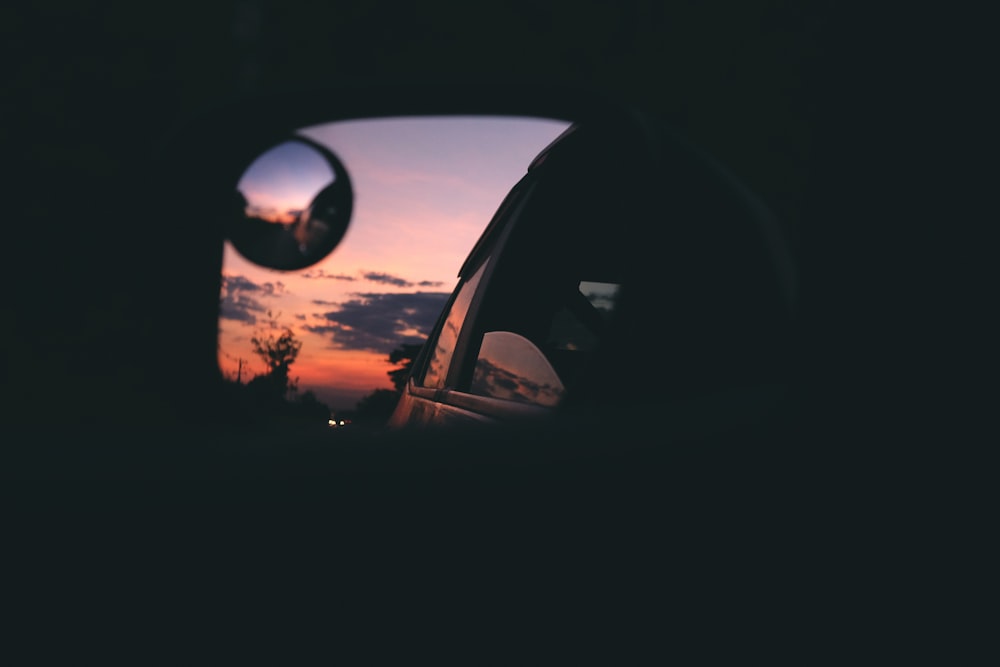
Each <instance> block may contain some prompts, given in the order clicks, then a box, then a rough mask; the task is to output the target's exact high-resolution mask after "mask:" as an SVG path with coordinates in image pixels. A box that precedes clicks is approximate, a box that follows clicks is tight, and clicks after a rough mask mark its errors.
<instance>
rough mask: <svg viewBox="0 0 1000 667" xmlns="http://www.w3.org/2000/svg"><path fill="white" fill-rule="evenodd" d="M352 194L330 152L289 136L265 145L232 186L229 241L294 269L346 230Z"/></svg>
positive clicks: (273, 264) (267, 262)
mask: <svg viewBox="0 0 1000 667" xmlns="http://www.w3.org/2000/svg"><path fill="white" fill-rule="evenodd" d="M353 198H354V194H353V192H352V188H351V183H350V178H349V177H348V175H347V171H346V170H345V169H344V167H343V166H342V165H341V163H340V161H339V159H337V157H336V156H335V155H334V154H333V152H332V151H330V150H328V149H326V148H325V147H323V146H321V145H315V144H310V143H307V141H306V140H303V139H295V140H291V141H286V142H284V143H281V144H279V145H277V146H275V147H274V148H272V149H270V150H268V151H267V152H265V153H264V154H262V155H261V156H260V157H258V158H257V159H256V160H254V162H253V163H252V164H251V165H250V166H249V167H247V170H246V171H245V172H244V173H243V176H242V177H241V178H240V181H239V183H238V184H237V186H236V200H237V208H238V210H237V211H236V215H235V217H234V219H233V221H232V223H231V224H230V226H229V229H228V237H229V240H230V243H231V245H232V246H233V247H234V248H235V249H236V250H237V251H238V252H239V253H240V254H241V255H243V256H244V257H246V258H247V259H249V260H250V261H252V262H254V263H255V264H259V265H262V266H267V267H270V268H274V269H281V270H286V271H290V270H294V269H302V268H305V267H307V266H311V265H312V264H314V263H316V262H317V261H319V260H320V259H322V258H324V257H325V256H326V255H328V254H329V253H330V251H331V250H333V249H334V248H335V247H336V246H337V244H338V243H340V240H341V239H342V238H343V236H344V232H345V231H347V224H348V223H349V222H350V218H351V208H352V203H353Z"/></svg>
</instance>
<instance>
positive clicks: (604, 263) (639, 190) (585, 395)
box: [390, 123, 794, 428]
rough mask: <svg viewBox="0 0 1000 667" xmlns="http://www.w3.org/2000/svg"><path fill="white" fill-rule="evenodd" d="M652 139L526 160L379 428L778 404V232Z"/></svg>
mask: <svg viewBox="0 0 1000 667" xmlns="http://www.w3.org/2000/svg"><path fill="white" fill-rule="evenodd" d="M660 140H661V142H663V143H662V144H661V145H659V146H657V145H656V144H655V143H654V144H644V143H640V142H638V141H635V140H630V139H629V137H628V134H627V133H625V132H622V130H621V128H620V127H615V126H613V125H603V126H602V125H601V124H598V123H595V124H589V125H588V124H583V123H577V124H574V125H572V126H571V127H570V128H569V129H567V130H566V131H565V132H564V133H563V134H562V135H561V136H559V137H558V138H557V139H556V140H555V141H553V142H552V144H551V145H549V146H548V147H546V148H545V149H544V150H543V151H541V152H540V153H539V155H538V156H537V157H536V158H535V160H534V161H532V163H531V164H530V165H528V166H527V169H526V172H525V174H524V176H523V177H522V178H521V180H520V181H519V182H518V183H517V184H516V185H515V186H514V187H513V188H512V189H511V191H510V193H509V194H508V195H507V197H506V198H505V200H504V201H503V202H502V204H501V205H500V206H499V208H498V210H497V212H496V214H495V216H494V217H493V219H492V220H491V222H490V224H489V225H488V227H487V228H486V230H485V231H484V233H483V235H482V236H481V238H480V239H479V241H478V243H477V244H476V245H475V247H474V248H473V249H472V251H471V252H470V253H469V255H468V257H467V259H466V260H465V262H464V264H463V266H462V268H461V270H460V272H459V274H458V278H459V282H458V284H457V286H456V288H455V290H454V292H453V293H452V296H451V298H450V300H449V302H448V304H447V306H446V308H445V309H444V311H443V312H442V315H441V317H440V319H439V321H438V323H437V325H436V327H435V328H434V331H433V332H432V334H431V336H430V338H429V340H428V342H427V343H426V344H425V346H424V348H423V350H422V352H421V354H420V356H419V357H418V358H417V360H416V361H415V363H414V365H413V368H412V372H411V376H410V378H409V381H408V383H407V386H406V389H405V391H404V392H403V393H402V396H401V398H400V401H399V404H398V406H397V408H396V410H395V413H394V414H393V417H392V419H391V420H390V426H391V427H393V428H401V427H423V426H439V427H440V426H453V425H460V424H472V423H497V422H512V421H520V420H524V419H538V418H545V417H548V416H551V415H553V414H555V413H560V412H563V411H565V409H566V406H573V409H577V410H580V409H584V410H586V411H588V412H589V413H591V414H593V415H598V414H603V413H604V412H605V411H607V410H609V409H612V408H619V409H620V408H622V407H624V406H628V407H629V408H631V409H632V410H633V411H634V410H648V409H649V408H650V406H651V405H653V406H655V405H659V407H660V408H661V409H662V408H663V407H664V405H665V402H670V401H672V402H676V401H686V400H692V399H697V400H702V401H705V400H707V401H716V400H717V398H718V397H719V396H721V395H723V394H725V395H727V396H730V395H731V392H732V391H738V392H743V393H747V392H749V393H751V394H754V395H756V396H758V398H759V396H760V394H761V391H762V389H761V388H762V387H764V386H766V387H767V389H766V390H765V391H764V393H768V392H770V393H772V394H773V393H774V389H775V387H776V386H777V385H779V384H780V383H781V382H782V381H783V377H782V375H783V373H784V372H785V371H786V370H787V359H786V358H785V357H786V356H787V346H786V345H784V343H785V338H784V336H787V333H788V326H789V323H790V314H791V310H792V306H793V303H792V302H793V298H794V272H793V270H792V266H791V260H790V257H789V256H788V254H787V250H786V248H785V246H784V244H783V242H782V240H781V238H780V230H779V229H778V227H777V226H776V224H775V223H774V221H773V218H772V217H771V216H770V215H769V214H768V213H767V211H766V209H765V208H764V207H763V205H762V204H761V203H760V202H759V201H757V200H756V199H755V198H753V196H752V195H750V194H749V193H747V192H746V190H745V189H743V188H741V186H740V185H739V183H738V182H737V181H736V180H735V179H734V178H732V177H731V176H729V175H728V174H726V173H725V172H723V171H721V170H719V169H718V168H717V167H715V166H713V165H711V163H710V162H708V161H707V159H706V158H705V157H704V156H702V155H700V154H698V153H697V152H694V151H692V150H691V149H689V148H686V147H684V146H683V145H682V144H681V143H680V142H678V141H677V140H676V139H673V140H671V139H670V138H667V137H665V136H661V139H660ZM699 170H700V173H699ZM720 211H721V212H722V213H721V215H719V212H720ZM709 215H710V216H711V221H708V220H706V218H707V217H708V216H709ZM706 222H707V223H708V224H705V223H706ZM699 228H700V229H699ZM692 229H694V233H692ZM733 239H736V241H735V242H734V240H733ZM678 251H679V252H678ZM706 274H707V276H706ZM664 277H668V280H672V281H675V282H676V284H677V285H678V286H679V285H682V284H683V285H684V290H685V291H686V292H687V294H686V295H685V296H683V297H680V295H679V294H678V292H677V291H675V290H674V289H671V287H672V286H671V285H670V284H669V282H668V283H667V284H664V283H663V278H664ZM695 293H696V294H697V295H698V297H699V298H700V301H699V302H693V301H692V300H691V295H692V294H695ZM622 299H626V300H629V302H627V304H626V307H625V308H624V309H621V308H619V307H618V306H619V302H620V301H621V300H622ZM637 300H639V301H637ZM637 303H638V304H639V307H638V308H636V304H637ZM676 318H684V319H685V321H687V322H691V323H697V325H696V326H685V328H686V329H688V330H689V333H687V334H683V333H681V332H678V331H677V327H676V326H671V325H672V323H673V322H676ZM690 330H698V331H699V334H698V335H697V336H695V337H692V336H691V335H690ZM661 345H662V346H664V348H665V349H662V348H661V347H660V346H661ZM637 354H638V355H642V354H648V355H649V357H650V359H649V361H651V360H652V358H656V361H657V362H658V363H656V364H648V363H640V360H639V359H637V356H636V355H637ZM640 369H643V370H640ZM661 373H664V374H665V376H661V375H660V374H661ZM727 400H731V396H730V399H727ZM755 400H756V399H755ZM744 402H745V401H744ZM766 402H767V401H765V403H766ZM581 406H586V407H581ZM639 406H642V407H639Z"/></svg>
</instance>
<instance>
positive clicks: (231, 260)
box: [219, 118, 566, 409]
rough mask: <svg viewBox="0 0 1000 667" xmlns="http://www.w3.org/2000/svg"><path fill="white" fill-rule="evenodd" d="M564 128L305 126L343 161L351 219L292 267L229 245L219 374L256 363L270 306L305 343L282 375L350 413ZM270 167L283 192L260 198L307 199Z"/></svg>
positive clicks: (458, 123) (425, 329)
mask: <svg viewBox="0 0 1000 667" xmlns="http://www.w3.org/2000/svg"><path fill="white" fill-rule="evenodd" d="M565 127H566V124H565V123H563V122H558V121H550V120H534V119H516V118H505V119H502V118H493V119H489V118H478V119H476V118H451V119H442V118H437V119H430V118H428V119H408V120H401V119H377V120H364V121H351V122H344V123H337V124H332V125H328V126H317V127H313V128H310V129H308V130H305V131H303V132H302V134H303V135H305V136H307V137H309V138H311V139H314V140H316V141H317V142H319V143H322V144H324V145H326V146H328V147H329V148H331V149H332V150H333V152H334V153H335V154H336V155H337V157H338V158H340V160H341V162H342V163H343V164H344V166H345V167H346V168H347V171H348V173H349V175H350V177H351V182H352V184H353V186H354V194H355V201H354V216H353V219H352V221H351V226H350V227H349V228H348V230H347V234H346V235H345V237H344V240H343V241H342V242H341V245H340V246H339V247H338V248H337V249H335V250H334V251H333V253H331V255H330V256H329V257H327V258H326V259H324V260H322V261H321V262H319V263H317V264H316V265H314V266H311V267H308V268H306V269H303V270H300V271H292V272H282V271H274V270H270V269H264V268H261V267H258V266H256V265H254V264H252V263H250V262H248V261H246V260H245V259H243V258H242V257H241V256H240V255H239V254H238V253H237V252H236V251H235V250H234V249H233V248H232V247H231V246H230V245H229V244H227V245H226V248H225V251H224V258H223V273H224V275H225V280H224V284H223V289H222V295H221V296H222V300H223V311H222V318H221V320H220V351H219V361H220V365H221V367H222V369H223V372H224V373H225V374H226V375H227V376H229V377H232V378H235V377H236V375H237V373H240V372H241V373H242V379H243V381H246V380H248V379H249V378H251V377H253V375H255V374H257V373H260V372H261V371H262V370H263V369H262V365H261V363H260V361H259V360H258V359H256V358H254V356H253V354H252V352H251V346H250V338H251V337H252V336H253V335H254V332H255V331H257V330H259V329H260V328H261V327H264V326H266V324H267V322H268V321H269V319H270V318H269V317H268V315H267V313H268V312H271V313H272V314H273V316H274V318H276V319H277V322H278V324H279V325H282V326H289V327H291V328H292V329H293V331H294V332H295V335H296V336H297V337H298V338H299V340H301V341H302V343H303V346H302V351H301V353H300V355H299V358H298V360H297V361H296V362H295V364H294V365H293V366H292V372H291V376H292V377H293V378H295V377H298V378H299V390H300V391H305V390H312V391H314V392H315V393H316V395H317V397H318V398H319V399H320V400H321V401H324V402H326V403H327V404H328V405H330V406H331V407H332V408H335V409H348V408H352V407H353V406H354V404H355V403H356V402H357V401H358V400H359V399H360V398H361V397H363V396H365V395H367V394H369V393H371V392H372V391H373V390H375V389H378V388H391V387H392V384H391V382H390V380H389V376H388V375H387V372H388V371H389V370H391V369H392V368H393V367H392V366H391V365H390V364H389V363H388V361H387V357H388V354H389V352H391V350H392V349H393V348H395V347H397V346H398V345H399V344H400V343H403V342H415V341H417V342H418V341H420V340H422V339H423V337H425V336H426V335H427V333H429V330H430V328H431V327H432V326H433V324H434V321H435V320H436V318H437V314H438V313H439V312H440V308H441V307H442V306H443V304H444V301H445V299H446V298H447V296H448V294H449V293H450V292H451V290H452V289H453V288H454V286H455V283H456V279H457V277H456V274H457V273H458V269H459V267H460V266H461V263H462V261H463V260H464V259H465V256H466V254H467V253H468V251H469V250H470V249H471V248H472V245H473V244H474V243H475V241H476V239H477V238H478V237H479V235H480V233H481V232H482V230H483V229H484V228H485V226H486V224H487V223H488V222H489V220H490V218H491V217H492V215H493V213H494V212H495V211H496V209H497V207H498V206H499V204H500V202H501V200H502V199H503V197H504V196H505V195H506V194H507V192H508V191H509V190H510V188H511V187H512V186H513V185H514V184H515V183H516V182H517V180H518V179H520V178H521V176H523V174H524V173H525V170H526V169H527V166H528V164H529V163H530V162H531V160H532V159H533V158H534V157H535V155H537V153H538V152H539V151H540V150H541V149H542V148H544V147H545V146H546V145H548V143H549V142H550V141H552V140H553V139H554V138H555V137H556V136H558V135H559V133H560V132H562V130H563V129H565ZM327 171H328V170H327ZM264 176H267V174H264V173H255V174H248V181H247V182H248V184H249V183H253V184H254V186H253V188H250V187H249V185H248V190H251V189H252V190H253V191H255V192H261V191H264V190H265V188H264V183H265V181H263V180H262V177H264ZM275 176H277V177H278V179H279V180H278V183H279V184H283V185H279V187H277V188H274V189H271V190H270V192H273V193H277V192H287V193H288V200H287V201H280V200H278V199H277V198H276V199H275V200H274V201H272V202H269V205H272V206H273V207H274V208H275V209H277V210H285V209H299V208H302V207H303V206H304V204H307V203H308V202H303V196H302V194H301V193H299V194H296V193H297V192H300V191H297V190H296V188H295V187H293V185H292V184H293V183H294V181H295V179H294V178H293V179H288V178H287V174H284V175H282V174H275ZM247 194H248V199H249V198H250V196H249V193H247ZM306 199H308V197H307V198H306ZM282 207H284V208H282ZM240 360H242V371H240V368H241V366H240Z"/></svg>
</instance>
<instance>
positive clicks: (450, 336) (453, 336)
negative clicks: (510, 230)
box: [415, 258, 489, 388]
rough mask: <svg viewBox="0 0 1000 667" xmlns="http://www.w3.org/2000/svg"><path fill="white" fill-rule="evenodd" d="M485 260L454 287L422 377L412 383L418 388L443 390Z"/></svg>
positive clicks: (484, 268) (484, 266) (485, 263)
mask: <svg viewBox="0 0 1000 667" xmlns="http://www.w3.org/2000/svg"><path fill="white" fill-rule="evenodd" d="M487 260H488V258H486V259H484V260H483V262H482V263H481V264H480V265H479V268H478V269H476V271H475V273H473V274H472V276H471V277H469V278H468V279H467V280H464V281H462V282H461V283H460V284H459V286H458V287H457V291H456V294H455V298H454V300H453V301H452V304H451V308H450V309H449V310H448V315H447V317H446V318H445V319H444V323H443V324H442V325H441V327H440V329H439V330H438V332H437V336H436V338H435V339H433V346H434V347H433V349H432V350H431V351H430V355H429V357H428V361H427V366H426V368H425V369H424V372H423V377H417V378H416V379H415V382H416V384H417V385H419V386H422V387H431V388H441V387H444V383H445V379H446V377H447V374H448V366H449V364H450V362H451V358H452V356H453V355H454V353H455V345H456V344H457V343H458V334H459V333H460V332H461V330H462V323H463V322H464V321H465V318H466V315H467V314H468V312H469V306H470V304H471V303H472V297H473V295H474V294H475V293H476V288H477V287H478V286H479V282H480V281H481V280H482V278H483V272H484V271H485V270H486V265H487V264H488V263H489V262H488V261H487Z"/></svg>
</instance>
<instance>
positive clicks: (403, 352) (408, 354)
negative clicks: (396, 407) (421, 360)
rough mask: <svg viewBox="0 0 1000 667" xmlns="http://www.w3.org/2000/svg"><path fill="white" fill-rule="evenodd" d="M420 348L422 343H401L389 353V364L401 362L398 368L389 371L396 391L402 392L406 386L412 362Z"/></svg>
mask: <svg viewBox="0 0 1000 667" xmlns="http://www.w3.org/2000/svg"><path fill="white" fill-rule="evenodd" d="M422 348H423V345H411V344H408V343H403V344H402V345H400V346H399V347H397V348H396V349H395V350H393V351H392V352H390V353H389V363H390V364H398V363H402V364H403V365H402V366H400V367H399V368H396V369H394V370H391V371H389V378H390V379H392V385H393V386H394V387H395V388H396V391H398V392H400V393H402V391H403V389H405V388H406V380H407V379H408V378H409V377H410V371H411V370H412V369H413V362H414V360H416V358H417V355H418V354H420V350H421V349H422Z"/></svg>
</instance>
